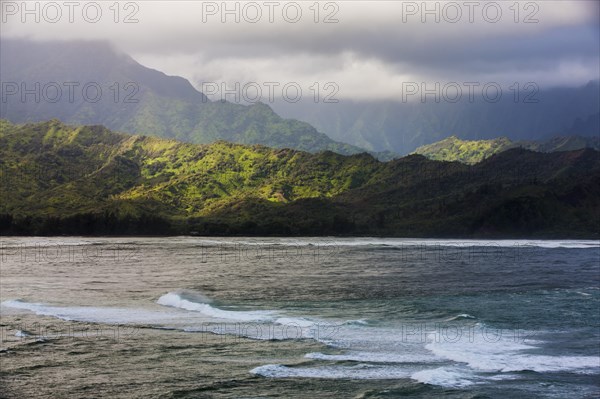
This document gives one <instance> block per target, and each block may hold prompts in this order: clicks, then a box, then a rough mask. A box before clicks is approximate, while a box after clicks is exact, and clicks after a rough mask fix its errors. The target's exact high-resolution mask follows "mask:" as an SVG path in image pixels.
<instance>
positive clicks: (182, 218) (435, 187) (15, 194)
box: [0, 120, 600, 238]
mask: <svg viewBox="0 0 600 399" xmlns="http://www.w3.org/2000/svg"><path fill="white" fill-rule="evenodd" d="M599 155H600V154H599V153H598V151H595V150H593V149H582V150H578V151H567V152H554V153H537V152H532V151H529V150H525V149H521V148H514V149H511V150H507V151H504V152H501V153H498V154H494V155H492V156H491V157H490V158H488V159H485V160H483V161H482V162H480V163H478V164H476V165H472V166H469V165H465V164H462V163H459V162H439V161H433V160H428V159H427V158H425V157H423V156H420V155H410V156H407V157H404V158H400V159H396V160H393V161H389V162H380V161H378V160H376V159H375V158H373V157H372V156H371V155H369V154H366V153H363V154H356V155H351V156H344V155H340V154H336V153H333V152H331V151H325V152H321V153H317V154H311V153H308V152H304V151H298V150H291V149H273V148H268V147H264V146H260V145H252V146H248V145H241V144H233V143H227V142H222V141H220V142H216V143H213V144H204V145H198V144H189V143H181V142H177V141H175V140H164V139H159V138H156V137H146V136H131V135H127V134H123V133H115V132H112V131H110V130H108V129H106V128H104V127H102V126H69V125H65V124H62V123H61V122H59V121H57V120H51V121H47V122H42V123H29V124H24V125H14V124H11V123H10V122H8V121H1V122H0V161H1V165H0V167H1V168H0V170H1V172H2V175H1V176H0V178H1V180H0V181H1V182H2V184H1V185H0V189H1V190H0V196H1V198H2V201H1V202H0V214H1V215H0V233H2V234H42V235H44V234H204V235H215V234H217V235H218V234H228V235H231V234H244V235H333V234H335V235H391V236H405V237H546V238H548V237H563V238H575V237H596V238H598V237H599V232H598V225H599V222H600V157H599Z"/></svg>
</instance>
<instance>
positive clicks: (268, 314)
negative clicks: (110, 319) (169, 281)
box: [156, 292, 276, 322]
mask: <svg viewBox="0 0 600 399" xmlns="http://www.w3.org/2000/svg"><path fill="white" fill-rule="evenodd" d="M156 303H158V304H159V305H163V306H170V307H174V308H179V309H185V310H190V311H194V312H200V313H202V314H204V315H206V316H210V317H215V318H218V319H226V320H237V321H244V322H265V321H272V320H273V318H274V316H275V314H276V313H275V312H274V311H270V310H266V311H260V310H259V311H237V310H236V311H234V310H223V309H219V308H217V307H213V306H211V305H209V304H208V303H205V302H199V301H198V300H197V299H196V300H194V299H192V298H188V297H186V295H185V294H183V293H181V292H169V293H168V294H165V295H163V296H161V297H160V298H158V300H157V301H156Z"/></svg>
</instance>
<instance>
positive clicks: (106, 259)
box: [0, 237, 600, 398]
mask: <svg viewBox="0 0 600 399" xmlns="http://www.w3.org/2000/svg"><path fill="white" fill-rule="evenodd" d="M1 245H2V248H0V249H1V250H2V252H1V253H0V256H1V259H0V260H1V261H2V263H1V267H2V268H1V277H2V279H1V282H0V288H1V290H0V297H1V298H0V299H1V300H2V306H1V308H0V309H1V311H2V314H3V315H4V316H5V315H6V314H7V312H10V314H14V313H15V312H17V313H19V312H21V313H34V314H36V315H38V316H39V317H43V316H45V317H53V318H58V319H62V320H67V321H70V322H73V323H80V322H87V323H100V324H110V325H115V324H116V325H122V326H125V327H127V328H136V327H144V328H153V329H156V330H157V331H159V332H160V331H165V330H169V331H170V333H173V331H175V332H176V333H177V334H195V336H198V337H202V336H206V334H219V335H220V336H222V337H223V340H222V342H220V343H219V345H222V344H223V343H225V344H226V343H227V342H233V341H228V340H233V339H235V338H239V339H245V338H249V339H251V340H255V341H256V342H257V343H258V345H257V346H253V347H249V348H245V349H243V350H239V349H238V350H236V352H235V356H236V357H237V358H239V359H243V360H244V361H247V363H248V364H249V365H251V366H249V367H248V369H247V375H248V377H249V378H251V379H250V380H249V381H250V382H249V383H248V386H247V389H246V388H244V389H242V392H243V393H244V394H245V395H248V396H253V397H256V396H258V397H261V396H269V395H273V396H276V395H281V394H282V393H281V392H280V391H277V390H275V389H274V388H273V387H276V386H277V381H282V384H283V381H286V384H287V383H288V382H289V380H290V379H292V380H294V381H296V382H295V383H296V385H295V386H293V388H290V389H300V390H301V389H302V386H303V385H302V384H308V383H310V384H312V385H311V386H312V387H313V390H314V389H316V391H317V392H318V390H319V386H322V387H323V389H325V387H326V386H327V387H330V386H331V384H345V383H348V382H349V381H352V382H353V384H354V385H353V386H354V387H355V388H353V389H355V393H356V394H357V395H358V396H360V395H365V396H369V397H400V396H410V397H432V396H440V395H450V394H452V395H458V396H459V397H461V396H462V397H475V396H477V395H480V396H478V397H498V398H500V397H516V398H518V397H522V398H531V397H556V398H567V397H572V398H592V397H596V396H598V395H600V347H599V345H600V314H599V313H600V249H599V242H597V241H541V240H540V241H515V240H506V241H485V240H405V239H374V238H364V239H337V238H329V239H312V238H310V239H308V238H307V239H255V238H252V239H250V238H239V239H220V238H211V239H206V238H191V237H173V238H94V239H88V238H75V237H73V238H52V239H48V238H12V237H8V238H7V237H4V238H3V239H2V242H1ZM5 319H6V317H5ZM5 327H7V326H5ZM19 333H20V334H24V335H27V334H30V335H31V334H33V333H32V332H24V331H21V330H19V331H18V332H17V334H19ZM59 335H60V334H59ZM46 338H48V337H46ZM282 341H286V342H289V343H290V344H291V345H293V346H294V348H295V350H297V353H300V354H301V355H295V356H293V357H291V356H290V355H289V353H287V352H286V353H283V352H282V353H280V355H281V356H280V357H281V358H282V361H281V362H277V363H265V364H262V363H261V362H260V359H261V353H262V351H263V350H265V348H268V347H269V346H274V345H277V343H278V342H282ZM315 344H318V345H319V346H317V348H318V351H316V352H315V351H314V349H315ZM253 348H255V349H253ZM303 348H304V349H305V350H304V351H303ZM228 356H230V354H228ZM217 358H218V356H217ZM217 361H218V359H217ZM224 361H225V359H224ZM81 367H84V366H83V365H82V366H81ZM148 367H151V365H150V364H149V365H148ZM223 377H227V376H225V375H224V376H223ZM257 377H258V378H257ZM261 381H269V384H268V385H261V384H262V383H261ZM374 381H377V382H378V383H377V384H375V386H376V387H377V388H375V389H373V386H374V384H373V382H374ZM203 383H206V381H204V382H203ZM157 384H159V382H157ZM314 384H317V387H316V388H314V387H315V385H314ZM318 384H322V385H318ZM363 384H364V385H363ZM340 386H341V385H340ZM362 386H364V387H365V392H363V393H361V392H360V389H361V387H362ZM367 388H368V390H367ZM221 393H223V394H224V395H225V392H221ZM295 393H296V394H298V392H295ZM238 395H240V393H239V391H237V393H236V394H235V397H239V396H238ZM225 396H226V395H225ZM300 396H301V393H300Z"/></svg>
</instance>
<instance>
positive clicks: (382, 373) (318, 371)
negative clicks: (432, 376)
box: [250, 364, 411, 380]
mask: <svg viewBox="0 0 600 399" xmlns="http://www.w3.org/2000/svg"><path fill="white" fill-rule="evenodd" d="M250 373H252V374H256V375H260V376H263V377H268V378H320V379H352V380H389V379H399V378H409V377H410V375H411V372H410V371H409V370H407V369H406V368H404V367H393V366H373V365H369V364H358V365H356V366H350V367H344V366H321V367H289V366H284V365H282V364H267V365H264V366H259V367H256V368H254V369H252V370H250Z"/></svg>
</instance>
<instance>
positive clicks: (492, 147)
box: [413, 136, 600, 165]
mask: <svg viewBox="0 0 600 399" xmlns="http://www.w3.org/2000/svg"><path fill="white" fill-rule="evenodd" d="M517 147H518V148H525V149H528V150H532V151H538V152H556V151H575V150H580V149H583V148H593V149H595V150H600V137H598V136H596V137H582V136H566V137H553V138H552V139H549V140H544V141H517V142H513V141H511V140H509V139H508V138H506V137H501V138H497V139H493V140H461V139H459V138H458V137H456V136H451V137H448V138H446V139H444V140H441V141H438V142H436V143H433V144H428V145H424V146H421V147H419V148H417V149H416V150H415V151H414V152H413V154H420V155H423V156H425V157H427V158H429V159H434V160H437V161H458V162H462V163H466V164H471V165H472V164H476V163H478V162H481V161H482V160H484V159H486V158H489V157H490V156H492V155H493V154H496V153H499V152H502V151H506V150H509V149H511V148H517Z"/></svg>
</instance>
